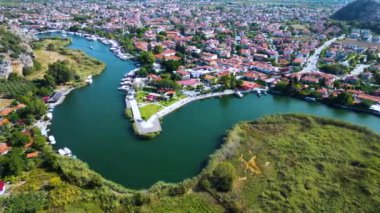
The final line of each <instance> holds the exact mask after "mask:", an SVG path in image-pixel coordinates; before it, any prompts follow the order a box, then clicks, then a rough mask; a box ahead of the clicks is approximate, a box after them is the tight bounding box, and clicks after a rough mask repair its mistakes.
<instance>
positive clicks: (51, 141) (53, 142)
mask: <svg viewBox="0 0 380 213" xmlns="http://www.w3.org/2000/svg"><path fill="white" fill-rule="evenodd" d="M48 139H49V142H50V144H52V145H54V144H56V143H57V141H55V138H54V136H53V135H50V136H49V137H48Z"/></svg>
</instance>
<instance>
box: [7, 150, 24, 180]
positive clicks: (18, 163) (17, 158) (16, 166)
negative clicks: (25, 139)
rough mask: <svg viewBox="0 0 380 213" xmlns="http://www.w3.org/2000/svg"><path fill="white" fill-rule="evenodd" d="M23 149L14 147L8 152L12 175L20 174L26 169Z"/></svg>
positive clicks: (9, 168)
mask: <svg viewBox="0 0 380 213" xmlns="http://www.w3.org/2000/svg"><path fill="white" fill-rule="evenodd" d="M23 153H24V152H23V150H22V148H19V147H14V148H13V149H12V150H11V152H10V153H9V154H8V171H9V174H10V175H19V174H20V173H21V172H22V171H23V170H24V165H25V164H24V163H25V161H24V159H23Z"/></svg>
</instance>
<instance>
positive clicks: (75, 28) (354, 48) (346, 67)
mask: <svg viewBox="0 0 380 213" xmlns="http://www.w3.org/2000/svg"><path fill="white" fill-rule="evenodd" d="M314 4H315V5H314V6H305V5H304V4H299V5H298V4H296V5H292V6H289V5H287V4H285V3H284V4H281V3H273V4H270V3H268V4H265V3H263V4H254V3H237V2H234V1H233V2H229V3H225V2H219V1H194V2H193V1H180V0H170V1H165V0H154V1H129V0H120V1H96V2H94V1H75V0H69V1H56V2H54V3H51V2H50V3H49V2H45V3H41V2H38V1H35V2H33V1H25V2H23V3H22V6H17V5H13V4H9V5H8V4H4V5H3V4H0V23H1V27H0V130H1V131H0V133H4V136H2V135H0V155H4V156H5V155H9V152H10V151H11V150H12V149H13V147H17V150H18V151H19V152H22V156H23V158H26V159H38V158H39V157H41V155H42V153H44V152H45V149H47V148H46V147H45V145H43V144H44V142H48V143H49V144H50V145H54V144H55V143H56V140H55V138H54V136H52V135H50V133H48V132H49V127H48V126H49V125H50V122H51V120H52V116H53V114H52V112H53V110H55V107H56V106H57V105H59V104H61V103H62V102H63V99H64V98H65V96H66V95H68V94H69V93H70V92H71V91H73V90H74V89H75V88H79V87H85V86H87V85H88V84H92V83H93V76H96V75H100V74H101V72H102V70H104V69H105V67H106V65H105V64H104V63H103V62H101V61H98V60H95V59H93V58H90V57H87V56H86V55H85V54H83V53H81V52H76V51H75V50H70V52H68V51H67V50H66V49H65V48H66V46H67V45H69V44H70V42H71V41H70V37H71V36H77V37H81V38H84V39H86V40H88V41H91V42H93V43H92V44H94V45H95V44H96V43H102V44H104V45H106V46H107V48H108V49H109V50H110V51H111V52H112V53H113V54H114V55H115V56H116V57H117V58H118V60H121V61H133V64H134V66H135V67H136V69H134V70H132V71H130V70H125V73H124V75H123V78H122V79H120V84H118V85H114V89H115V90H119V91H120V92H121V93H123V97H124V100H123V101H124V103H125V116H126V117H128V118H129V119H130V120H131V122H132V127H133V130H134V132H135V133H136V135H138V136H140V137H142V138H144V139H152V138H154V137H157V136H158V135H159V134H160V132H162V131H163V129H162V126H161V125H162V119H163V118H164V117H165V116H167V115H168V114H170V113H171V112H173V111H175V110H178V109H180V108H181V107H183V106H185V105H187V104H189V103H192V102H194V101H197V100H202V99H208V98H222V96H227V95H235V96H236V98H245V96H247V95H249V94H250V93H253V94H254V95H255V96H257V97H261V98H263V97H262V96H265V95H268V94H272V95H278V96H290V97H292V98H297V99H300V100H303V101H308V102H321V103H323V104H326V105H328V106H329V107H334V108H343V109H346V110H352V111H358V112H364V113H367V114H373V115H375V116H379V115H380V34H379V33H380V32H377V31H376V30H371V29H369V28H367V26H365V25H360V24H352V23H348V22H342V21H338V20H334V19H331V18H330V17H331V15H332V14H334V13H335V12H336V11H337V10H338V9H340V8H341V7H342V6H343V3H342V4H341V3H334V4H318V3H314ZM50 35H52V36H50ZM28 44H30V45H28ZM94 45H91V46H89V47H88V48H90V49H94V48H95V47H94ZM53 56H54V57H55V58H57V59H59V60H56V61H54V62H53V63H50V62H52V61H51V60H52V59H51V60H50V59H49V60H50V61H48V62H46V61H43V60H45V59H46V58H49V57H53ZM61 59H62V60H61ZM82 65H83V66H82ZM44 69H46V70H47V71H46V72H45V73H44V71H42V70H44ZM69 69H76V71H75V72H74V71H72V70H71V71H72V72H71V71H70V70H69ZM78 70H79V71H78ZM89 70H90V71H89ZM61 71H62V72H66V74H62V75H61V74H59V73H58V72H61ZM123 71H124V70H123ZM94 82H95V83H94V84H96V80H95V81H94ZM20 84H22V86H19V85H20ZM9 91H11V92H9ZM35 97H38V98H37V99H38V100H34V98H35ZM9 126H14V127H15V129H17V133H15V132H12V131H10V130H9V129H8V130H7V128H8V127H9ZM16 127H17V128H16ZM30 127H31V128H30ZM10 132H12V133H10ZM5 133H7V134H8V133H9V134H8V135H7V134H5ZM6 137H8V138H12V139H11V140H12V143H9V142H7V141H6ZM58 143H59V142H58ZM20 150H23V151H20ZM58 153H59V154H60V155H61V156H64V157H73V155H72V152H71V150H70V149H69V148H67V147H64V148H61V149H59V150H58ZM74 158H75V156H74ZM0 172H1V167H0ZM15 174H16V173H15ZM6 187H7V183H5V182H3V181H0V196H1V195H2V194H3V193H4V192H5V189H6ZM0 211H1V208H0Z"/></svg>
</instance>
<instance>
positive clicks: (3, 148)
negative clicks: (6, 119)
mask: <svg viewBox="0 0 380 213" xmlns="http://www.w3.org/2000/svg"><path fill="white" fill-rule="evenodd" d="M9 150H10V147H9V146H8V145H7V144H6V143H0V154H3V153H5V152H7V151H9Z"/></svg>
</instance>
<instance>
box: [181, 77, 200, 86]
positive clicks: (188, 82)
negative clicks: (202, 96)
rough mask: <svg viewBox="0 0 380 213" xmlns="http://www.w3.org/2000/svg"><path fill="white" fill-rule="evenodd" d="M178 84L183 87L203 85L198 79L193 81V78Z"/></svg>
mask: <svg viewBox="0 0 380 213" xmlns="http://www.w3.org/2000/svg"><path fill="white" fill-rule="evenodd" d="M177 83H178V84H179V85H181V86H190V87H196V86H198V85H200V84H201V82H200V81H199V80H198V79H193V78H192V79H187V80H181V81H177Z"/></svg>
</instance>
